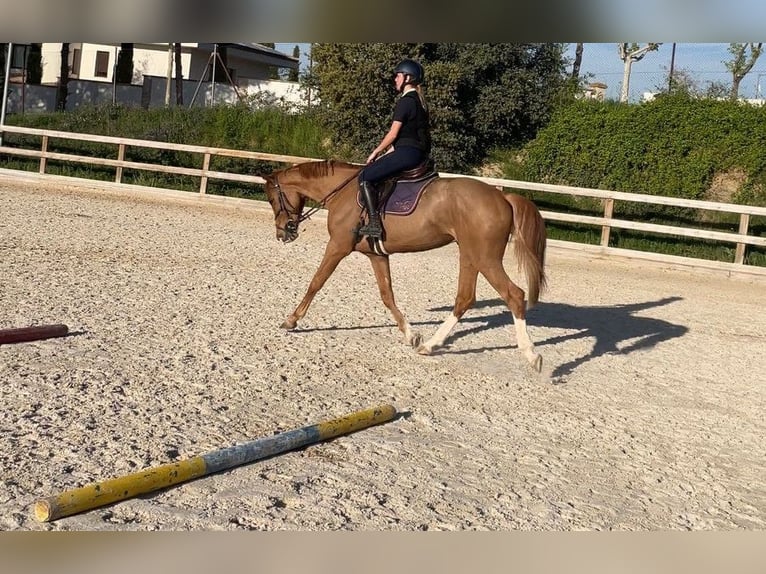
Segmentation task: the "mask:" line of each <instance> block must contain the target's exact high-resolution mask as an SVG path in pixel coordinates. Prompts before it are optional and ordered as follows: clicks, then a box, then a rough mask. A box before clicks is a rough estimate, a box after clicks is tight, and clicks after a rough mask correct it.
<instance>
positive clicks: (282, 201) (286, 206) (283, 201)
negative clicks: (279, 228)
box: [274, 170, 361, 231]
mask: <svg viewBox="0 0 766 574" xmlns="http://www.w3.org/2000/svg"><path fill="white" fill-rule="evenodd" d="M360 171H361V170H360ZM358 175H359V172H358V171H357V172H356V173H352V174H351V175H350V176H349V177H348V178H347V179H346V180H344V181H343V183H341V184H340V185H338V186H337V187H336V188H335V189H333V190H332V191H331V192H330V193H328V194H327V195H325V196H324V198H323V199H322V200H321V201H320V202H319V203H318V205H315V206H314V207H311V208H309V209H308V210H307V211H306V212H305V213H301V214H298V218H297V219H295V220H290V221H289V222H288V225H290V226H291V227H294V228H295V231H297V230H298V225H299V224H300V223H301V222H303V221H306V220H307V219H309V218H310V217H311V216H312V215H314V214H315V213H316V212H317V211H319V210H320V209H322V208H323V207H324V206H325V205H326V204H327V202H328V201H329V200H330V199H331V198H332V197H333V196H334V195H335V194H336V193H338V192H339V191H340V190H341V189H343V188H344V187H346V186H347V185H348V183H349V182H350V181H351V180H352V179H354V178H355V177H357V176H358ZM274 187H275V188H276V189H277V191H278V192H279V207H280V209H282V210H284V211H286V212H287V213H288V214H289V215H294V214H295V208H294V207H293V206H292V205H291V204H290V202H289V201H287V198H286V197H285V194H284V192H283V191H282V188H281V187H280V186H279V179H277V178H276V177H274Z"/></svg>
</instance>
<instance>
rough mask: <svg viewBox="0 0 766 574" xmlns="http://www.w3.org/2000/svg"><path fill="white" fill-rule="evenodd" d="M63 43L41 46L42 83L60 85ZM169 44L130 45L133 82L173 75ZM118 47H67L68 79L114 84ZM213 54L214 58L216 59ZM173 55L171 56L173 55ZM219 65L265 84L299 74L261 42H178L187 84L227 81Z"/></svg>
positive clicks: (294, 64)
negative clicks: (275, 76)
mask: <svg viewBox="0 0 766 574" xmlns="http://www.w3.org/2000/svg"><path fill="white" fill-rule="evenodd" d="M61 46H62V45H61V44H60V43H44V44H43V45H42V65H43V75H42V83H43V84H55V83H58V80H59V75H60V69H61ZM171 46H172V45H171V44H162V43H148V44H140V43H134V44H133V80H132V83H133V84H138V85H140V84H142V83H143V78H144V76H159V77H167V76H168V72H169V71H170V74H171V77H175V65H174V64H173V65H169V64H171V63H172V60H170V58H169V56H170V54H169V52H170V51H171V48H170V47H171ZM120 50H121V44H89V43H85V42H80V43H77V42H72V43H70V44H69V77H70V79H72V80H91V81H101V82H113V81H114V72H115V70H116V65H117V58H118V57H119V53H120ZM214 54H217V55H218V57H214ZM171 57H172V56H171ZM222 63H225V64H226V71H228V75H229V76H230V77H231V80H232V81H233V82H234V83H235V84H238V82H239V81H240V80H267V79H269V74H270V71H271V69H272V68H273V67H277V68H281V69H288V70H297V69H298V64H299V61H298V58H294V57H293V56H288V55H287V54H283V53H282V52H279V51H277V50H274V49H272V48H269V47H267V46H263V45H261V44H252V43H251V44H237V43H220V44H212V43H198V42H183V43H181V67H182V75H183V78H184V79H185V80H200V79H204V80H208V81H209V80H210V79H212V77H213V74H214V73H215V75H216V76H217V78H216V79H217V81H223V82H228V77H227V75H226V73H225V71H224V70H223V66H222Z"/></svg>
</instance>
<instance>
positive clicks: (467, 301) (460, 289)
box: [418, 253, 479, 355]
mask: <svg viewBox="0 0 766 574" xmlns="http://www.w3.org/2000/svg"><path fill="white" fill-rule="evenodd" d="M478 274H479V271H478V270H477V269H476V267H474V265H473V264H472V263H470V262H469V261H468V258H467V257H465V256H463V254H462V253H461V255H460V274H459V275H458V280H457V295H456V296H455V306H454V307H453V308H452V314H451V315H450V316H449V317H447V318H446V319H445V320H444V322H443V323H442V324H441V325H439V328H438V329H437V330H436V332H435V333H434V334H433V335H432V336H431V338H430V339H428V341H426V342H425V343H423V344H422V345H421V346H420V347H419V348H418V353H420V354H421V355H429V354H431V352H432V351H433V350H434V349H436V348H437V347H441V346H442V345H444V341H446V340H447V337H449V334H450V333H451V332H452V330H453V329H454V328H455V325H457V323H458V321H460V318H461V317H462V316H463V314H464V313H465V312H466V311H467V310H468V309H470V308H471V305H473V304H474V302H475V301H476V277H477V276H478Z"/></svg>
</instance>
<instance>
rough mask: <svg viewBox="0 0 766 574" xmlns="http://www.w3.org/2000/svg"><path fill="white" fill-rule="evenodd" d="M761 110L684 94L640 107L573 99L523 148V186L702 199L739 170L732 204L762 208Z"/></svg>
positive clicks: (765, 184) (765, 171) (765, 132)
mask: <svg viewBox="0 0 766 574" xmlns="http://www.w3.org/2000/svg"><path fill="white" fill-rule="evenodd" d="M765 144H766V109H764V108H759V107H755V106H751V105H747V104H740V103H736V102H729V101H716V100H710V99H692V98H689V97H684V96H661V97H659V98H657V99H655V100H654V101H652V102H647V103H643V104H640V105H623V104H618V103H614V102H606V103H604V102H593V101H578V102H575V103H573V104H571V105H569V106H566V107H563V108H561V109H559V110H558V111H557V112H556V113H555V114H554V116H553V118H552V120H551V122H550V123H549V124H548V125H547V126H546V127H545V128H543V129H542V130H541V131H539V132H538V134H537V137H536V139H535V140H534V141H533V142H531V143H530V144H529V145H528V146H527V147H526V148H525V154H524V155H525V160H524V165H523V168H524V169H523V173H524V178H525V179H527V180H529V181H543V182H548V183H555V184H562V185H574V186H582V187H592V188H598V189H610V190H615V191H625V192H632V193H647V194H654V195H665V196H671V197H683V198H689V199H708V197H707V194H708V190H709V189H710V187H711V184H712V183H713V178H714V176H715V175H716V174H724V173H731V172H733V171H734V170H741V172H742V173H743V175H744V176H745V177H744V181H743V183H742V185H740V186H739V189H737V190H736V192H735V193H734V194H733V195H732V196H731V197H727V198H723V199H724V200H725V201H728V202H732V203H745V204H750V205H766V154H765V153H764V151H763V150H764V149H766V148H765V147H764V145H765Z"/></svg>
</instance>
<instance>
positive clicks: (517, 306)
mask: <svg viewBox="0 0 766 574" xmlns="http://www.w3.org/2000/svg"><path fill="white" fill-rule="evenodd" d="M481 272H482V275H484V277H486V278H487V281H489V284H490V285H492V287H494V289H495V291H497V292H498V293H499V294H500V297H502V298H503V301H505V304H506V305H508V308H509V309H510V310H511V314H512V315H513V324H514V326H515V327H516V341H517V343H518V345H519V350H521V352H522V353H524V357H526V359H527V361H529V364H530V365H532V367H533V368H534V369H535V370H536V371H537V372H538V373H539V372H540V371H541V370H542V368H543V358H542V357H541V356H540V355H538V354H537V352H536V351H535V345H534V343H532V339H531V338H530V337H529V332H528V331H527V319H526V305H525V303H524V291H523V290H522V289H521V288H519V287H518V286H517V285H516V284H515V283H514V282H513V281H511V278H510V277H508V274H507V273H506V272H505V269H503V264H502V260H500V261H497V262H495V263H492V264H490V265H489V266H488V267H487V268H485V269H482V270H481Z"/></svg>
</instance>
